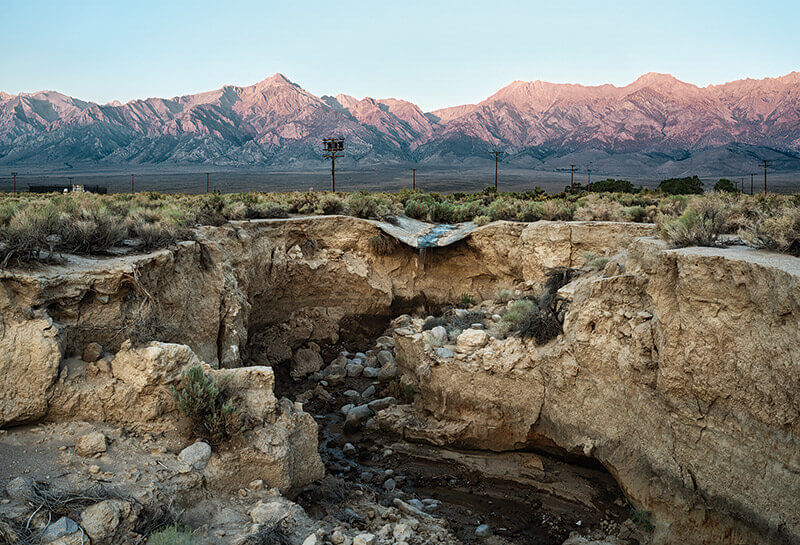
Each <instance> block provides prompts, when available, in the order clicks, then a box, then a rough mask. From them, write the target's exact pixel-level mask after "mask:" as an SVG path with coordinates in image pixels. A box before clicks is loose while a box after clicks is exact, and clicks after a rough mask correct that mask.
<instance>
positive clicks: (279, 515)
mask: <svg viewBox="0 0 800 545" xmlns="http://www.w3.org/2000/svg"><path fill="white" fill-rule="evenodd" d="M247 514H248V515H249V516H250V520H251V521H252V522H253V523H254V524H262V525H271V524H275V523H277V522H278V521H280V520H283V519H284V518H286V504H285V503H284V501H280V500H279V501H267V502H263V501H259V502H258V503H257V504H256V505H255V506H254V507H253V508H252V509H251V510H250V511H248V512H247Z"/></svg>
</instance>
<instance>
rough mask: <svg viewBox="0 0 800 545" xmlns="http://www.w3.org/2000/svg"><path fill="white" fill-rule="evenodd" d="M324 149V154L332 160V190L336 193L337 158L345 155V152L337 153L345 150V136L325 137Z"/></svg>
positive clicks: (323, 140)
mask: <svg viewBox="0 0 800 545" xmlns="http://www.w3.org/2000/svg"><path fill="white" fill-rule="evenodd" d="M322 151H323V152H324V153H323V154H322V156H323V157H325V158H326V159H330V160H331V191H332V192H334V193H336V158H337V157H344V153H342V155H337V152H340V151H341V152H343V151H344V138H323V139H322Z"/></svg>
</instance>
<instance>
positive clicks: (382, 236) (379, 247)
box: [369, 232, 399, 255]
mask: <svg viewBox="0 0 800 545" xmlns="http://www.w3.org/2000/svg"><path fill="white" fill-rule="evenodd" d="M398 244H399V243H398V242H397V239H395V238H394V237H391V236H389V235H387V234H386V233H384V232H380V233H378V234H377V235H374V236H371V237H370V238H369V246H370V248H371V249H372V251H373V252H374V253H375V255H390V254H391V253H392V252H394V250H395V248H397V246H398Z"/></svg>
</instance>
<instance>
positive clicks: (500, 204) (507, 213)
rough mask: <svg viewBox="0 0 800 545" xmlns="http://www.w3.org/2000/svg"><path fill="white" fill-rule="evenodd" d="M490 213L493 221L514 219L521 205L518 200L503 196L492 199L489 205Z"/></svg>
mask: <svg viewBox="0 0 800 545" xmlns="http://www.w3.org/2000/svg"><path fill="white" fill-rule="evenodd" d="M488 213H489V217H490V218H492V221H498V220H514V219H516V218H517V214H518V213H519V205H518V203H517V202H516V201H512V200H509V199H505V198H502V197H501V198H498V199H495V200H494V201H492V203H491V204H490V205H489V208H488Z"/></svg>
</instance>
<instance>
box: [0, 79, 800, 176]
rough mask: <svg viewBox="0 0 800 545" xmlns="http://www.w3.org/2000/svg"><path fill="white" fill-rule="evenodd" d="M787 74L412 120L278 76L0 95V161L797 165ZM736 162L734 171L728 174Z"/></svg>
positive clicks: (389, 103) (560, 96)
mask: <svg viewBox="0 0 800 545" xmlns="http://www.w3.org/2000/svg"><path fill="white" fill-rule="evenodd" d="M799 97H800V72H792V73H791V74H788V75H786V76H783V77H779V78H766V79H762V80H752V79H747V80H740V81H735V82H732V83H727V84H724V85H712V86H708V87H704V88H700V87H697V86H695V85H692V84H689V83H684V82H681V81H679V80H677V79H676V78H674V77H672V76H669V75H665V74H656V73H649V74H645V75H644V76H642V77H640V78H639V79H637V80H636V81H634V82H633V83H631V84H629V85H626V86H624V87H615V86H613V85H600V86H595V87H587V86H583V85H570V84H553V83H546V82H541V81H534V82H523V81H516V82H514V83H512V84H510V85H508V86H507V87H504V88H503V89H501V90H500V91H498V92H497V93H495V94H494V95H492V96H490V97H489V98H487V99H486V100H484V101H482V102H479V103H478V104H469V105H462V106H456V107H452V108H445V109H442V110H437V111H434V112H429V113H426V112H423V111H421V110H420V109H419V108H418V107H417V106H415V105H414V104H412V103H410V102H406V101H403V100H397V99H382V100H376V99H373V98H369V97H367V98H364V99H362V100H358V99H356V98H354V97H351V96H348V95H338V96H336V97H332V96H323V97H317V96H315V95H313V94H311V93H309V92H308V91H306V90H304V89H303V88H302V87H300V86H299V85H298V84H296V83H293V82H292V81H290V80H289V79H287V78H286V77H285V76H283V75H282V74H275V75H274V76H272V77H269V78H267V79H265V80H263V81H261V82H259V83H257V84H255V85H252V86H249V87H236V86H225V87H223V88H222V89H218V90H215V91H210V92H206V93H199V94H196V95H185V96H180V97H174V98H171V99H163V98H148V99H145V100H134V101H131V102H128V103H127V104H120V103H118V102H113V103H110V104H104V105H101V104H95V103H93V102H86V101H83V100H80V99H77V98H73V97H69V96H66V95H63V94H60V93H57V92H54V91H42V92H37V93H21V94H19V95H9V94H6V93H0V164H6V165H15V164H35V165H53V166H59V165H60V166H64V165H65V164H67V165H73V164H103V165H125V164H143V163H144V164H163V163H167V164H213V165H223V166H232V167H242V166H250V165H280V166H308V165H312V164H313V165H317V164H319V163H320V160H321V152H320V150H319V140H320V139H321V138H322V137H324V136H329V135H337V136H343V137H345V138H346V139H347V159H346V161H357V162H359V163H360V164H369V163H375V162H384V163H385V162H406V161H412V162H425V163H431V164H463V163H464V162H465V161H466V162H468V163H469V162H475V161H486V160H488V153H487V152H488V150H490V149H495V148H499V149H503V150H505V151H507V152H508V153H509V154H510V157H509V159H508V160H509V161H510V162H511V163H512V164H518V165H520V166H527V167H533V168H536V167H540V168H556V167H559V166H563V165H565V164H568V163H570V162H578V163H581V164H583V165H586V164H593V165H598V166H602V167H603V168H606V169H617V170H620V169H621V170H624V169H625V167H626V166H627V167H631V168H633V167H635V168H642V167H647V168H651V169H652V168H658V167H660V166H662V165H664V164H669V163H674V162H681V161H686V160H691V161H694V162H697V163H700V164H703V163H712V164H725V165H726V166H727V165H729V164H738V163H741V164H748V165H751V166H750V167H748V168H753V165H754V163H755V162H756V161H757V160H758V159H759V158H761V157H763V158H766V159H769V160H771V161H773V163H774V166H775V167H776V168H778V169H781V168H782V169H796V168H800V155H798V152H800V98H799ZM737 168H738V167H737Z"/></svg>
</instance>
